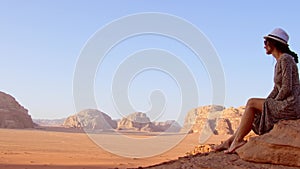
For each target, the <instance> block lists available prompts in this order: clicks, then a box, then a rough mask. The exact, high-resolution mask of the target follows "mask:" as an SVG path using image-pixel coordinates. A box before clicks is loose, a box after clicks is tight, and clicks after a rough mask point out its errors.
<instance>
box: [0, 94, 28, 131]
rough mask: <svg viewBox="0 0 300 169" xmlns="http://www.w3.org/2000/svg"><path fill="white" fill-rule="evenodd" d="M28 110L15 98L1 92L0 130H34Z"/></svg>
mask: <svg viewBox="0 0 300 169" xmlns="http://www.w3.org/2000/svg"><path fill="white" fill-rule="evenodd" d="M33 127H34V123H33V122H32V119H31V116H30V115H29V114H28V110H27V109H25V108H24V107H23V106H21V105H20V104H19V103H18V102H17V101H16V99H15V98H14V97H12V96H10V95H8V94H6V93H3V92H0V128H19V129H22V128H33Z"/></svg>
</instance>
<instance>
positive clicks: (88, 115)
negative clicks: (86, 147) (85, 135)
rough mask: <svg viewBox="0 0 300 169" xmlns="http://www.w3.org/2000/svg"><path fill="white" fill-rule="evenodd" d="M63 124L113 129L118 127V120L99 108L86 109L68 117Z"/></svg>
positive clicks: (72, 126) (74, 126)
mask: <svg viewBox="0 0 300 169" xmlns="http://www.w3.org/2000/svg"><path fill="white" fill-rule="evenodd" d="M63 126H64V127H68V128H83V129H90V130H111V129H115V128H117V122H116V121H114V120H112V119H111V117H109V116H108V115H107V114H105V113H103V112H101V111H99V110H96V109H86V110H83V111H80V112H79V113H76V114H75V115H72V116H69V117H68V118H66V120H65V121H64V123H63Z"/></svg>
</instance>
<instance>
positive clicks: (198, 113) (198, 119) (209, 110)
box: [181, 105, 224, 133]
mask: <svg viewBox="0 0 300 169" xmlns="http://www.w3.org/2000/svg"><path fill="white" fill-rule="evenodd" d="M222 110H224V107H223V106H217V105H211V106H202V107H198V108H195V109H192V110H191V111H189V112H188V113H187V115H186V117H185V120H184V125H183V127H182V130H181V132H189V133H199V132H201V131H202V129H203V127H204V126H205V125H206V124H208V125H210V126H211V127H215V126H214V125H215V121H216V118H214V117H210V115H212V116H213V114H214V113H216V112H220V111H222ZM208 120H210V121H209V122H207V121H208Z"/></svg>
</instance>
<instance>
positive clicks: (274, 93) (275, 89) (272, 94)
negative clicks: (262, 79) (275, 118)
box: [267, 84, 278, 99]
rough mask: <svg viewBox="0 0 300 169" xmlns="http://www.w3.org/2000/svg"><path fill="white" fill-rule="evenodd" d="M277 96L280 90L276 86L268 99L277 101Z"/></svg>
mask: <svg viewBox="0 0 300 169" xmlns="http://www.w3.org/2000/svg"><path fill="white" fill-rule="evenodd" d="M277 94H278V89H277V87H276V85H275V84H274V87H273V90H272V91H271V93H270V94H269V96H268V97H267V98H272V99H275V97H276V96H277Z"/></svg>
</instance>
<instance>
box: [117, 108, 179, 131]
mask: <svg viewBox="0 0 300 169" xmlns="http://www.w3.org/2000/svg"><path fill="white" fill-rule="evenodd" d="M117 129H118V130H131V131H143V132H179V131H180V129H181V126H180V125H179V124H178V123H177V122H176V121H174V120H169V121H166V122H151V121H150V119H149V117H147V115H146V114H145V113H141V112H136V113H132V114H130V115H128V116H126V117H124V118H122V119H121V120H120V121H119V122H118V128H117Z"/></svg>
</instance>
